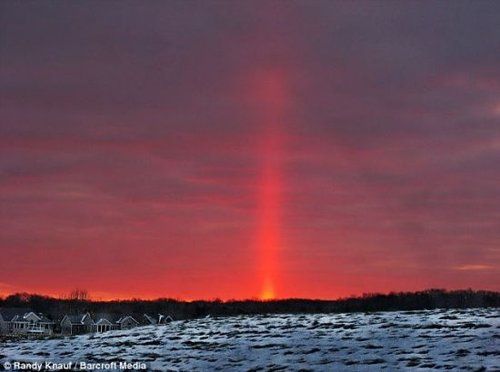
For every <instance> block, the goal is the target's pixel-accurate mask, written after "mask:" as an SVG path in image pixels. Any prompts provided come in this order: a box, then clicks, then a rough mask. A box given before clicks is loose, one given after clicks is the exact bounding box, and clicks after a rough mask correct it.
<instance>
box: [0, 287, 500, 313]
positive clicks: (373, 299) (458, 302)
mask: <svg viewBox="0 0 500 372" xmlns="http://www.w3.org/2000/svg"><path fill="white" fill-rule="evenodd" d="M73 294H74V295H73V296H68V298H53V297H47V296H41V295H37V294H26V293H16V294H13V295H10V296H8V297H6V298H5V299H0V307H26V308H31V309H33V310H34V311H37V312H42V313H44V314H47V315H49V316H50V317H51V318H52V319H54V320H58V319H61V318H62V316H64V315H65V314H77V313H83V312H87V311H88V312H90V313H102V312H107V313H115V314H145V313H147V314H159V313H161V314H165V315H170V316H172V317H173V318H174V319H193V318H199V317H204V316H207V315H210V316H232V315H233V316H234V315H249V314H269V313H274V314H279V313H339V312H373V311H395V310H424V309H436V308H443V309H449V308H476V307H500V293H499V292H491V291H473V290H470V289H469V290H457V291H446V290H443V289H429V290H425V291H420V292H398V293H389V294H365V295H363V296H361V297H352V298H343V299H338V300H310V299H286V300H273V301H260V300H244V301H236V300H230V301H221V300H213V301H192V302H186V301H180V300H175V299H168V298H162V299H157V300H140V299H133V300H123V301H92V300H90V299H89V296H88V293H87V292H86V291H84V290H78V292H75V293H73Z"/></svg>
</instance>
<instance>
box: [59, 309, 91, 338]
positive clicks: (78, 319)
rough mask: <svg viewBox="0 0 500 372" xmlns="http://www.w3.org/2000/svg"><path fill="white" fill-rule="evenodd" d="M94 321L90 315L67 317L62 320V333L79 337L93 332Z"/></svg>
mask: <svg viewBox="0 0 500 372" xmlns="http://www.w3.org/2000/svg"><path fill="white" fill-rule="evenodd" d="M93 327H94V321H93V320H92V317H91V316H90V314H89V313H86V314H78V315H65V316H64V318H62V320H61V333H62V334H65V335H78V334H82V333H88V332H91V331H92V329H93Z"/></svg>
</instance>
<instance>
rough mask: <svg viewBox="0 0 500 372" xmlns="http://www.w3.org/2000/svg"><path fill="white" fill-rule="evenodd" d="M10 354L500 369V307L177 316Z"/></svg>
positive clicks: (281, 366)
mask: <svg viewBox="0 0 500 372" xmlns="http://www.w3.org/2000/svg"><path fill="white" fill-rule="evenodd" d="M14 361H31V362H33V361H39V362H45V361H51V362H72V363H73V365H74V363H80V362H86V363H109V362H112V361H116V362H120V361H130V362H145V363H147V366H148V367H147V368H148V370H159V371H166V370H182V371H193V370H195V371H211V370H222V371H226V370H228V371H248V370H287V371H288V370H300V369H303V370H315V371H331V370H333V371H343V370H352V371H364V370H375V371H376V370H380V369H387V370H409V369H411V370H429V369H451V370H474V371H475V370H488V371H489V370H497V371H500V368H499V367H500V309H471V310H448V311H445V310H432V311H413V312H379V313H371V314H328V315H325V314H317V315H309V314H304V315H269V316H239V317H230V318H206V319H197V320H190V321H176V322H172V323H170V324H168V325H166V326H160V327H154V326H149V327H143V328H136V329H133V330H130V331H115V332H108V333H105V334H99V335H82V336H76V337H71V338H60V339H50V340H36V341H33V340H32V341H27V340H26V341H20V342H19V341H17V342H13V341H9V342H6V343H3V344H0V366H2V365H3V364H4V363H5V362H10V363H11V366H12V362H14ZM101 367H104V368H105V369H106V367H112V365H108V366H106V365H104V366H101ZM0 369H1V367H0ZM101 370H102V369H101Z"/></svg>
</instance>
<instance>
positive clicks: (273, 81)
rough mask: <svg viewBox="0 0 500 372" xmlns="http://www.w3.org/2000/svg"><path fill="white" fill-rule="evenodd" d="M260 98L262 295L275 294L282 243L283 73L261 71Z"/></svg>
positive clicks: (259, 198)
mask: <svg viewBox="0 0 500 372" xmlns="http://www.w3.org/2000/svg"><path fill="white" fill-rule="evenodd" d="M257 86H258V91H257V97H258V99H257V101H258V104H259V110H260V111H261V112H260V114H261V117H262V121H263V122H262V131H263V143H262V148H261V150H260V152H261V156H262V163H261V174H260V182H259V196H258V233H257V251H258V257H259V273H260V276H261V277H260V280H261V283H262V289H261V293H260V297H261V298H262V299H271V298H274V297H275V296H276V287H275V286H276V282H277V281H278V280H279V278H278V276H279V250H280V248H281V245H282V238H281V234H282V231H281V230H282V229H281V213H282V186H283V185H282V182H283V180H282V178H283V176H282V159H283V150H284V149H283V147H284V146H283V145H284V144H283V130H282V127H283V116H284V111H285V104H286V91H285V79H284V74H283V73H282V72H280V71H276V70H272V71H267V72H264V73H262V74H259V76H258V79H257Z"/></svg>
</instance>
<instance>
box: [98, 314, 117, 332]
mask: <svg viewBox="0 0 500 372" xmlns="http://www.w3.org/2000/svg"><path fill="white" fill-rule="evenodd" d="M94 319H95V321H94V326H93V327H92V332H97V333H102V332H107V331H113V330H117V329H120V324H119V323H118V320H120V319H121V317H120V315H116V314H109V313H99V314H95V316H94Z"/></svg>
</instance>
